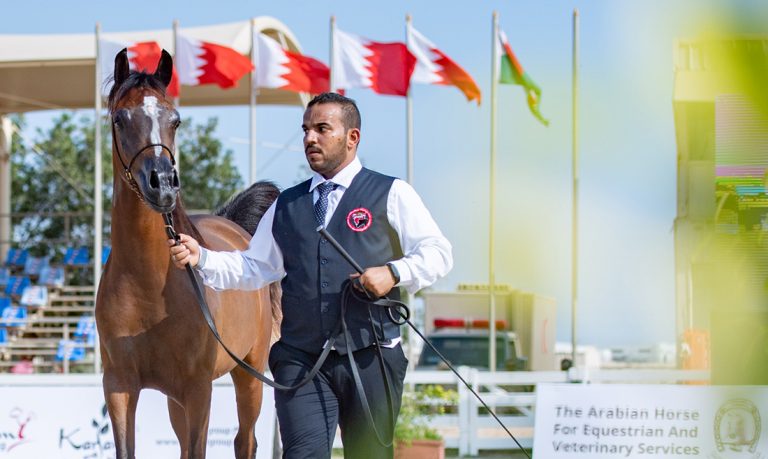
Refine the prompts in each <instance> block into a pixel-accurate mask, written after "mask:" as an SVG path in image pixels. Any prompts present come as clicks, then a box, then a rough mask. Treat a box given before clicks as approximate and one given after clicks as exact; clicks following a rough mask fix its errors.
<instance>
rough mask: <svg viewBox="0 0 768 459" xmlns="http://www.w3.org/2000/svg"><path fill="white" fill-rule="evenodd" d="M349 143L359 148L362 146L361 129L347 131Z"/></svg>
mask: <svg viewBox="0 0 768 459" xmlns="http://www.w3.org/2000/svg"><path fill="white" fill-rule="evenodd" d="M347 143H348V144H352V146H354V147H357V146H358V145H359V144H360V129H358V128H352V129H350V130H348V131H347Z"/></svg>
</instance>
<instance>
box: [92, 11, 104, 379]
mask: <svg viewBox="0 0 768 459" xmlns="http://www.w3.org/2000/svg"><path fill="white" fill-rule="evenodd" d="M95 38H96V60H95V61H94V67H95V70H94V72H95V73H94V77H95V79H96V87H95V90H94V104H93V105H94V114H93V124H94V132H93V142H94V146H93V151H94V153H93V155H94V158H93V292H94V298H95V295H96V292H98V290H99V281H100V280H101V247H102V244H103V242H102V236H101V235H102V224H103V223H102V222H103V205H102V202H101V189H102V188H103V186H102V185H103V176H102V174H103V170H102V169H103V166H102V164H101V81H102V76H101V50H100V49H99V39H100V38H101V24H100V23H98V22H97V23H96V30H95ZM96 333H97V341H96V342H98V330H97V331H96ZM93 371H94V373H100V372H101V353H100V352H99V349H98V346H97V349H95V352H94V353H93Z"/></svg>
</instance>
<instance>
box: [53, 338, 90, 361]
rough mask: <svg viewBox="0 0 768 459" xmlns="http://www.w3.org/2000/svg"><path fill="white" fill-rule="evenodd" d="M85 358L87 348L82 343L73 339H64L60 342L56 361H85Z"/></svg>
mask: <svg viewBox="0 0 768 459" xmlns="http://www.w3.org/2000/svg"><path fill="white" fill-rule="evenodd" d="M84 358H85V348H84V347H83V345H82V343H79V342H77V341H73V340H71V339H62V340H60V341H59V348H58V349H57V350H56V360H57V361H59V362H61V361H63V360H69V361H73V360H75V361H76V360H83V359H84Z"/></svg>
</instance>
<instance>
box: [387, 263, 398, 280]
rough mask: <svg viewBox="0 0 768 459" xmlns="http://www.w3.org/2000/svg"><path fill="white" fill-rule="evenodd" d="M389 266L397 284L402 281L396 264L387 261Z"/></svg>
mask: <svg viewBox="0 0 768 459" xmlns="http://www.w3.org/2000/svg"><path fill="white" fill-rule="evenodd" d="M387 268H389V272H390V273H392V278H394V279H395V284H397V283H398V282H400V272H398V270H397V268H396V267H395V265H394V264H393V263H387Z"/></svg>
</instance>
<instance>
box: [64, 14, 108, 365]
mask: <svg viewBox="0 0 768 459" xmlns="http://www.w3.org/2000/svg"><path fill="white" fill-rule="evenodd" d="M100 35H101V24H99V23H98V22H97V23H96V31H95V39H96V43H95V45H96V59H95V60H94V68H95V78H96V84H95V85H94V86H95V88H94V92H93V98H94V113H93V128H94V133H93V143H94V144H95V145H94V146H93V151H94V158H93V292H94V304H95V300H96V298H95V295H96V293H97V292H98V291H99V281H100V280H101V249H102V245H103V242H102V236H101V235H102V224H103V223H102V222H103V221H104V219H103V218H104V216H103V211H104V210H103V209H104V206H103V205H102V202H101V201H102V200H101V197H102V195H101V189H102V188H103V186H102V185H103V180H104V179H103V173H104V171H103V165H102V164H101V81H102V77H101V50H100V49H99V38H100ZM96 333H97V336H96V338H97V341H98V330H97V331H96ZM64 364H65V365H67V361H66V360H65V362H64ZM93 370H94V373H100V372H101V354H100V353H99V347H98V346H97V349H95V350H94V352H93Z"/></svg>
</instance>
